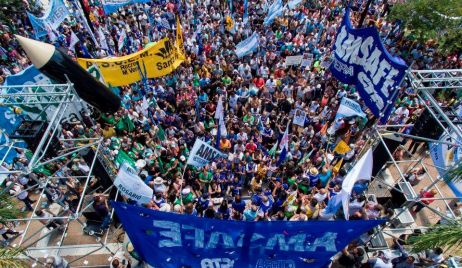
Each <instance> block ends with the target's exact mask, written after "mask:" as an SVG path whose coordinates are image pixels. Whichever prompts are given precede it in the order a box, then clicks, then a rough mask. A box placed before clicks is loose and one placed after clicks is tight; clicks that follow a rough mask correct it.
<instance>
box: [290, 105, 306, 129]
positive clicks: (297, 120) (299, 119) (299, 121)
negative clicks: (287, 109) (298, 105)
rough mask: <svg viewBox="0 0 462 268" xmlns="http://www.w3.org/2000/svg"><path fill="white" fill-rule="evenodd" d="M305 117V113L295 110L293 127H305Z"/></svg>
mask: <svg viewBox="0 0 462 268" xmlns="http://www.w3.org/2000/svg"><path fill="white" fill-rule="evenodd" d="M305 117H306V113H305V111H303V110H300V109H297V110H295V114H294V121H293V123H294V124H295V125H299V126H301V127H303V126H304V125H305Z"/></svg>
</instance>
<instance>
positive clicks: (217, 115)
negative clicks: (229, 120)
mask: <svg viewBox="0 0 462 268" xmlns="http://www.w3.org/2000/svg"><path fill="white" fill-rule="evenodd" d="M223 113H224V108H223V96H220V98H219V99H218V103H217V109H216V110H215V119H220V116H222V115H223Z"/></svg>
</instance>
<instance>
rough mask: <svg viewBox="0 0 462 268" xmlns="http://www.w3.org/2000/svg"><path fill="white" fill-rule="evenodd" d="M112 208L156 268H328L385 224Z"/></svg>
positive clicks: (146, 257) (138, 248)
mask: <svg viewBox="0 0 462 268" xmlns="http://www.w3.org/2000/svg"><path fill="white" fill-rule="evenodd" d="M112 206H113V207H114V209H115V212H116V213H117V216H118V218H119V219H120V220H121V222H122V224H123V226H124V229H125V231H126V232H127V234H128V236H129V238H130V240H131V242H132V244H133V246H134V248H135V250H136V252H137V253H138V255H139V256H140V257H141V258H142V259H143V260H145V261H146V262H147V263H148V264H150V265H152V266H154V267H162V268H178V267H203V268H206V267H216V268H218V267H221V268H224V267H227V268H233V267H234V268H247V267H249V268H250V267H252V268H254V267H292V268H297V267H307V265H309V266H310V267H323V266H324V265H326V264H327V263H328V262H329V259H330V258H331V257H332V256H333V255H335V254H336V253H337V252H339V251H340V250H342V249H343V248H344V247H345V246H346V245H347V244H348V243H349V242H351V241H352V240H353V239H355V238H357V237H358V236H360V235H361V234H363V233H364V232H367V231H368V230H370V229H371V228H373V227H374V226H376V225H378V224H381V223H383V222H384V221H381V220H380V221H373V220H370V221H361V220H360V221H298V222H295V221H271V222H243V221H225V220H216V219H207V218H199V217H195V216H191V215H181V214H175V213H167V212H160V211H154V210H150V209H146V208H142V207H136V206H131V205H127V204H124V203H119V202H112Z"/></svg>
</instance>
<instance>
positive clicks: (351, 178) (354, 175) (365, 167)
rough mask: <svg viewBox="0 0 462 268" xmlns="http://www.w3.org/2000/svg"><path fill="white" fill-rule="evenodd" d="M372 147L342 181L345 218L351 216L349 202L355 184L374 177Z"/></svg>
mask: <svg viewBox="0 0 462 268" xmlns="http://www.w3.org/2000/svg"><path fill="white" fill-rule="evenodd" d="M372 164H373V159H372V148H370V149H369V150H368V151H367V152H366V153H365V154H364V155H363V156H362V157H361V159H359V160H358V162H356V164H355V165H354V167H353V168H352V169H351V170H350V171H349V172H348V174H347V175H346V176H345V179H344V180H343V183H342V191H341V192H340V194H341V195H342V204H343V213H344V214H345V219H347V220H348V218H349V216H350V215H349V209H348V207H349V204H350V195H351V191H352V190H353V186H354V185H355V183H356V182H357V181H358V180H370V179H371V177H372Z"/></svg>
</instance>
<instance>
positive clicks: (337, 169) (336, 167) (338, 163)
mask: <svg viewBox="0 0 462 268" xmlns="http://www.w3.org/2000/svg"><path fill="white" fill-rule="evenodd" d="M342 163H343V158H341V159H340V160H339V161H338V162H337V164H335V166H334V167H333V168H332V171H333V172H334V173H335V174H337V173H338V171H339V170H340V168H341V167H342Z"/></svg>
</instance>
